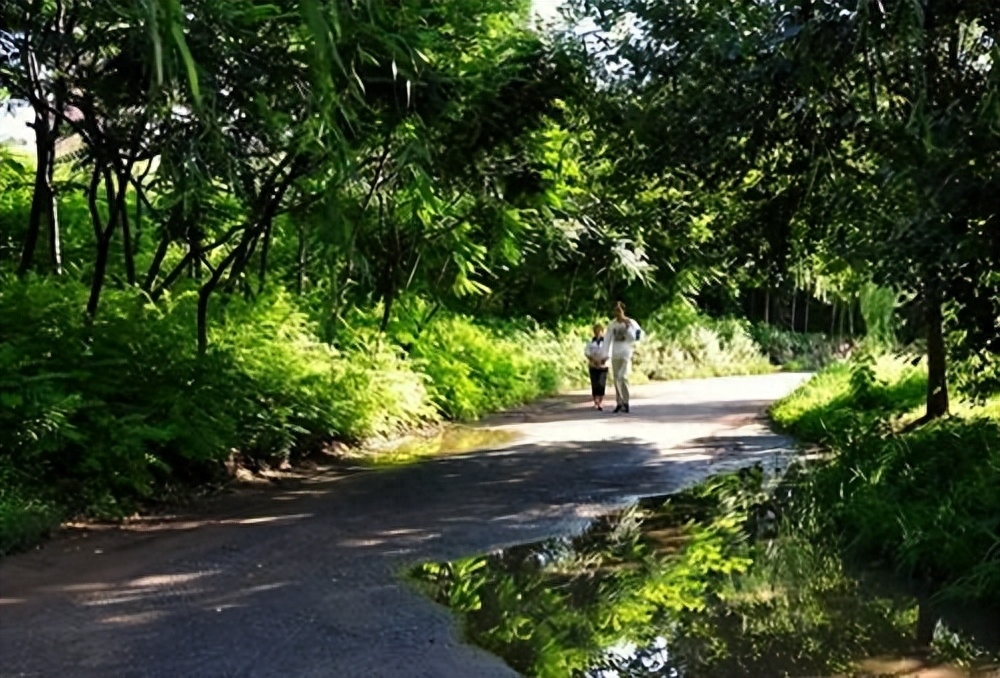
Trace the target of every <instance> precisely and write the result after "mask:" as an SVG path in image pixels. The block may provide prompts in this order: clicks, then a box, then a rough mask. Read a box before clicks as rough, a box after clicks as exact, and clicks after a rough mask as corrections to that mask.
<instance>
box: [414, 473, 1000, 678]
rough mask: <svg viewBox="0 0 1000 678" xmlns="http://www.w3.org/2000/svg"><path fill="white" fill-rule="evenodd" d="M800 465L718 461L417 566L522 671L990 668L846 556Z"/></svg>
mask: <svg viewBox="0 0 1000 678" xmlns="http://www.w3.org/2000/svg"><path fill="white" fill-rule="evenodd" d="M794 476H795V474H794V473H793V474H790V475H789V476H786V478H785V479H784V480H783V481H782V482H781V484H778V485H776V486H775V485H774V484H773V482H772V481H769V480H768V479H767V478H765V477H764V475H763V473H762V472H761V471H760V470H759V469H754V470H749V471H743V472H740V473H736V474H730V475H725V476H719V477H716V478H713V479H711V480H709V481H707V482H705V483H703V484H702V485H699V486H698V487H696V488H694V489H692V490H690V491H688V492H685V493H683V494H680V495H676V496H673V497H670V498H668V499H666V500H662V499H661V500H659V501H651V502H645V503H643V504H641V505H639V506H637V507H634V508H631V509H629V510H626V511H623V512H620V513H617V514H614V515H611V516H607V517H605V518H603V519H601V520H599V521H598V522H597V523H596V524H595V525H594V526H593V528H592V529H591V530H589V531H588V532H587V533H585V534H584V535H582V536H580V537H577V538H573V539H568V538H566V539H553V540H549V541H545V542H541V543H538V544H532V545H528V546H522V547H516V548H511V549H507V550H505V551H501V552H497V553H494V554H490V555H488V556H485V557H475V558H468V559H463V560H459V561H453V562H449V563H430V564H425V565H421V566H420V567H418V568H416V569H415V571H414V575H415V578H416V580H417V581H418V583H419V585H420V586H421V587H422V588H423V589H424V590H426V592H427V593H428V594H429V595H431V596H432V597H434V598H435V599H436V600H438V601H439V602H441V603H444V604H446V605H448V606H449V607H451V608H452V609H453V610H454V611H455V612H457V613H458V614H460V615H461V617H462V620H463V626H464V629H465V633H466V635H467V637H468V639H469V640H470V641H471V642H473V643H475V644H477V645H479V646H481V647H483V648H485V649H487V650H489V651H491V652H493V653H495V654H497V655H499V656H501V657H503V658H504V659H505V660H506V661H507V662H508V664H510V666H512V667H513V668H514V669H516V670H517V671H519V672H520V673H522V674H524V675H528V676H544V677H549V676H552V677H569V676H579V677H584V678H598V677H599V678H617V677H626V676H627V677H630V678H643V677H652V676H658V677H660V676H676V677H680V676H686V677H688V678H699V677H705V678H715V677H720V678H721V677H734V676H754V677H763V676H836V675H854V676H865V675H896V676H908V675H917V674H916V673H914V671H915V670H916V669H917V668H920V667H928V666H934V665H938V664H942V663H945V662H949V663H950V664H951V665H953V666H956V667H964V668H963V670H964V672H965V673H966V674H971V673H975V674H977V675H979V674H981V672H987V673H982V675H987V674H988V675H996V674H995V673H994V671H995V670H996V665H993V666H992V667H991V666H990V662H991V661H994V660H995V659H996V655H995V654H991V653H990V652H989V651H987V650H986V649H984V647H983V646H982V644H981V643H980V642H979V641H978V640H977V639H975V638H972V637H969V636H967V635H963V633H961V632H958V631H957V630H956V629H949V628H947V627H946V626H945V625H943V624H942V623H940V622H937V623H935V617H934V613H933V610H932V609H931V607H930V606H929V605H928V602H927V599H926V598H924V597H921V599H920V602H922V603H923V604H920V603H918V598H917V597H914V596H911V595H907V594H906V593H905V592H900V591H892V592H886V588H885V587H882V586H872V585H871V582H869V581H868V579H867V578H865V577H861V576H857V575H855V574H854V573H852V572H850V571H848V569H847V568H846V567H845V564H844V562H843V560H842V559H841V557H840V556H839V554H838V553H837V552H836V550H835V549H834V548H833V547H832V545H831V544H830V543H829V541H830V540H828V539H826V538H825V535H824V533H823V528H822V523H821V521H819V520H817V519H816V513H815V511H813V510H811V508H810V507H809V505H808V504H809V501H808V498H806V497H805V495H806V494H807V493H805V492H798V491H795V492H793V491H792V490H793V488H794V487H796V480H795V477H794ZM970 614H971V613H970ZM929 619H930V620H931V632H930V634H929V636H928V637H926V638H925V637H918V636H923V635H925V634H926V628H927V623H928V620H929ZM919 641H928V642H919ZM887 658H888V659H887ZM880 662H881V663H880ZM887 667H889V668H891V667H895V668H893V669H892V670H891V671H890V670H883V669H887ZM960 675H961V674H960Z"/></svg>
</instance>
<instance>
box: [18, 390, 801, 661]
mask: <svg viewBox="0 0 1000 678" xmlns="http://www.w3.org/2000/svg"><path fill="white" fill-rule="evenodd" d="M801 378H802V377H801V376H796V375H767V376H764V377H752V378H748V379H746V380H733V379H718V380H705V381H700V382H675V383H667V384H645V385H641V386H637V387H636V388H635V395H634V400H633V402H634V406H633V410H632V413H631V414H630V415H619V416H615V415H612V414H611V413H610V412H604V413H599V412H593V411H591V410H588V409H587V407H586V398H582V399H581V398H580V397H579V395H577V396H575V397H570V398H569V399H568V400H558V399H556V400H549V401H543V402H542V403H538V404H537V405H535V406H530V407H526V408H524V409H523V410H522V411H519V412H514V413H508V415H507V416H502V417H492V418H489V419H487V420H486V421H484V422H482V423H481V424H480V425H479V426H478V427H477V429H478V430H480V431H482V430H485V432H484V433H482V434H479V433H477V434H476V435H474V436H471V435H466V436H465V437H464V439H465V440H472V439H476V440H480V441H482V442H483V444H484V445H486V448H485V449H481V450H479V451H472V450H461V451H460V452H459V453H458V454H444V456H438V457H434V458H429V459H424V460H423V461H421V462H420V463H416V464H409V465H404V466H398V467H390V468H386V469H384V470H378V471H370V470H369V471H365V472H354V470H353V469H350V470H348V472H345V471H344V469H343V468H341V467H338V468H333V469H331V470H329V471H318V472H316V473H315V474H313V475H300V476H299V477H292V478H280V479H277V480H275V481H273V482H271V483H268V484H263V485H258V486H256V487H253V488H250V489H237V491H236V492H234V493H233V494H231V495H228V496H221V497H218V498H216V499H214V500H212V501H211V502H210V506H209V508H208V509H207V510H205V511H203V512H202V513H200V514H199V513H195V512H192V514H191V515H176V516H169V517H162V516H161V517H159V518H150V519H140V520H133V521H127V522H126V523H125V524H124V525H122V526H120V527H117V528H113V527H104V528H101V529H93V528H92V527H89V526H88V527H84V528H81V529H76V530H73V531H71V532H69V533H68V537H66V538H63V539H57V540H55V541H53V542H51V543H50V544H49V545H47V546H46V547H45V548H43V549H41V550H39V551H37V552H34V553H27V554H22V555H20V556H15V557H13V558H10V559H5V560H4V561H0V586H2V587H3V593H4V598H3V599H2V600H0V602H2V604H3V607H4V613H3V615H0V616H2V617H3V618H4V622H3V625H2V626H0V652H2V654H3V656H4V661H5V669H6V667H7V666H10V667H11V668H12V669H14V670H18V671H21V670H22V667H23V669H24V671H30V670H32V669H31V667H33V666H37V665H38V661H39V657H45V656H46V654H45V653H46V652H47V651H48V650H47V648H50V647H59V648H61V649H60V652H61V653H62V654H60V655H59V656H60V664H61V665H63V666H67V665H73V666H78V667H80V666H82V667H86V668H84V669H82V670H81V671H80V673H79V675H80V676H83V677H85V678H86V677H88V676H95V677H96V676H107V675H131V674H130V671H131V667H132V666H134V665H135V664H134V663H133V662H134V661H135V660H134V659H132V658H142V659H141V660H140V661H146V658H149V657H155V658H156V662H157V663H156V667H157V672H156V674H155V675H157V676H160V675H163V676H167V675H171V676H173V675H183V676H190V677H192V678H195V677H204V678H208V677H209V676H215V675H221V674H226V675H250V674H251V673H253V674H255V675H257V674H260V675H269V676H270V675H279V674H280V675H306V674H308V675H317V674H316V673H315V669H316V667H325V668H324V673H323V675H357V674H356V673H352V671H354V670H355V668H356V666H357V662H360V661H363V660H364V658H366V657H373V656H377V657H382V658H384V660H383V662H382V664H381V665H380V666H381V668H382V670H383V674H384V675H386V676H400V677H403V676H406V677H407V678H409V677H410V676H412V675H414V674H413V673H412V668H413V666H414V664H413V661H414V660H413V659H408V657H413V658H417V661H421V662H432V663H434V665H436V666H447V667H453V668H451V669H447V670H442V671H441V672H440V673H436V674H434V675H435V678H437V677H438V676H443V677H449V678H450V677H451V676H455V677H456V678H466V677H467V676H472V675H475V676H509V675H511V674H510V672H509V670H508V669H506V667H504V666H503V665H502V664H499V663H498V662H497V660H495V659H492V658H490V657H486V656H483V655H481V654H478V653H476V652H473V651H472V650H470V649H468V648H464V647H462V646H461V645H459V644H458V643H457V638H456V635H455V629H454V627H453V626H452V625H451V622H450V621H449V618H448V617H447V615H446V614H444V613H443V611H441V610H439V609H437V608H432V607H429V606H428V605H427V604H426V603H425V602H424V601H422V600H421V599H420V598H419V596H418V595H417V594H416V593H415V592H411V591H410V590H409V589H408V588H407V587H406V585H404V584H403V583H401V582H400V581H398V579H397V578H396V576H397V573H398V572H400V571H401V570H402V569H403V568H404V566H405V565H407V564H410V563H414V562H418V561H424V560H428V559H450V558H455V557H461V556H465V555H471V554H475V553H481V552H485V551H488V550H491V549H495V548H499V547H504V546H509V545H513V544H518V543H525V542H530V541H535V540H538V539H541V538H544V537H547V536H551V535H553V534H567V533H577V532H579V531H580V530H582V529H583V528H584V527H585V526H586V525H587V524H588V523H589V522H590V521H591V520H592V519H593V518H594V517H596V516H599V515H602V514H604V513H606V512H607V511H609V510H610V509H613V508H618V507H622V506H624V505H625V504H627V503H628V502H629V501H632V500H633V499H634V498H635V497H641V496H648V495H653V494H662V493H666V492H672V491H676V490H678V489H681V488H684V487H688V486H690V485H691V484H693V483H695V482H697V481H698V480H700V479H701V478H704V477H705V476H706V475H709V474H712V473H715V472H717V471H719V470H723V469H728V468H733V467H739V466H741V465H742V466H745V465H748V464H752V463H755V462H758V461H764V462H765V463H766V464H767V463H770V460H777V459H778V458H779V457H781V452H782V450H787V447H788V445H787V441H786V440H784V439H783V438H780V437H778V436H774V435H773V434H770V433H769V432H768V431H767V430H766V429H765V428H763V427H762V426H760V424H759V423H755V424H748V422H752V421H753V420H754V419H755V418H756V417H758V416H759V414H760V410H761V408H762V406H763V405H764V404H766V403H767V402H768V401H769V399H771V398H774V397H778V396H780V395H782V394H783V393H785V392H787V391H790V390H791V389H792V388H794V386H795V385H796V384H797V383H798V382H799V381H800V380H801ZM716 396H717V397H716ZM490 427H499V428H500V429H503V430H505V433H504V435H502V436H496V435H494V434H491V433H489V429H490ZM444 451H445V452H447V450H444ZM27 628H31V629H32V633H31V634H30V635H26V634H25V633H24V632H23V629H27ZM237 632H238V633H239V641H238V642H239V644H240V646H241V647H242V651H241V652H239V653H231V652H229V650H228V649H226V648H231V647H232V645H233V642H235V640H234V638H235V637H234V636H233V635H232V634H234V633H237ZM165 647H183V648H185V652H184V653H167V652H164V649H163V648H165ZM108 648H115V650H114V651H111V650H110V649H108ZM385 662H394V663H391V664H386V663H385ZM263 666H268V667H271V668H273V669H274V672H267V673H261V671H262V670H263V669H262V668H261V667H263ZM269 670H270V669H269ZM428 675H430V674H428Z"/></svg>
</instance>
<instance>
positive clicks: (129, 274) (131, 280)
mask: <svg viewBox="0 0 1000 678" xmlns="http://www.w3.org/2000/svg"><path fill="white" fill-rule="evenodd" d="M122 188H123V189H124V190H123V192H122V206H121V210H120V211H119V213H118V214H119V219H120V220H121V226H122V250H123V251H124V253H125V279H126V280H127V281H128V284H129V285H135V250H133V249H132V229H130V228H129V223H128V204H127V202H126V200H125V197H126V195H127V189H128V183H127V182H126V183H124V184H123V185H122Z"/></svg>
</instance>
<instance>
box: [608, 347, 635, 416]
mask: <svg viewBox="0 0 1000 678" xmlns="http://www.w3.org/2000/svg"><path fill="white" fill-rule="evenodd" d="M631 371H632V358H612V359H611V373H612V374H613V375H614V377H615V401H616V402H617V403H618V404H619V405H628V375H629V373H630V372H631Z"/></svg>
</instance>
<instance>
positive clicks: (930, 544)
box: [771, 353, 1000, 599]
mask: <svg viewBox="0 0 1000 678" xmlns="http://www.w3.org/2000/svg"><path fill="white" fill-rule="evenodd" d="M926 388H927V376H926V371H925V369H924V368H923V367H922V366H921V367H915V366H913V365H912V364H910V363H909V362H907V361H905V360H903V359H900V358H890V357H882V358H878V359H876V358H874V357H872V356H871V355H870V354H865V353H862V354H859V356H857V357H856V358H854V359H853V360H852V361H851V362H850V363H842V364H838V365H834V366H832V367H830V368H828V369H827V370H825V371H823V372H821V373H820V374H818V375H817V376H815V377H814V378H813V379H812V380H811V381H810V382H808V383H807V384H805V385H804V386H802V387H801V388H799V389H798V390H797V391H796V392H794V393H793V394H791V395H790V396H788V397H787V398H785V399H784V400H781V401H779V402H778V403H776V404H775V405H774V407H773V408H772V411H771V412H772V416H773V418H774V420H775V422H777V423H778V424H779V425H780V426H781V427H783V428H785V429H786V430H788V431H790V432H791V433H793V434H795V435H796V436H798V437H799V438H801V439H802V440H804V441H808V442H814V443H819V444H822V445H824V446H826V447H829V448H830V449H832V450H833V451H834V452H835V453H836V454H835V456H833V458H832V459H830V460H829V461H828V462H825V463H823V464H822V465H821V466H820V467H819V468H818V469H817V471H816V473H815V474H814V484H813V486H814V488H815V490H816V492H817V499H818V501H819V503H820V506H821V507H822V514H823V515H825V516H827V517H828V518H829V519H830V521H831V523H832V526H833V528H834V529H835V531H836V533H837V534H840V535H841V536H842V537H843V538H844V540H845V542H846V543H847V544H848V545H849V546H851V547H852V548H854V549H855V550H857V551H858V552H860V553H862V554H866V555H871V556H878V557H884V558H886V559H888V560H889V561H890V562H892V563H893V564H894V565H895V566H896V567H898V568H900V569H901V570H903V571H905V572H907V573H911V574H917V575H921V576H931V577H933V578H936V579H938V580H939V581H943V582H946V583H948V584H950V591H951V592H952V593H954V594H958V595H966V596H974V597H979V596H987V597H991V598H993V599H1000V548H998V546H997V545H998V544H1000V492H997V488H998V487H1000V401H998V400H996V399H995V398H994V400H992V401H989V402H987V403H986V405H985V406H984V405H978V406H975V405H970V404H968V403H964V404H959V405H958V406H957V407H956V408H953V409H955V410H956V412H957V415H955V416H951V417H947V418H944V419H940V420H937V421H934V422H932V423H930V424H926V425H924V426H921V427H919V428H907V426H906V424H907V422H908V421H910V420H912V419H914V418H915V417H916V416H917V414H918V413H919V410H920V407H921V406H922V404H923V401H924V397H925V392H926Z"/></svg>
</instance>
